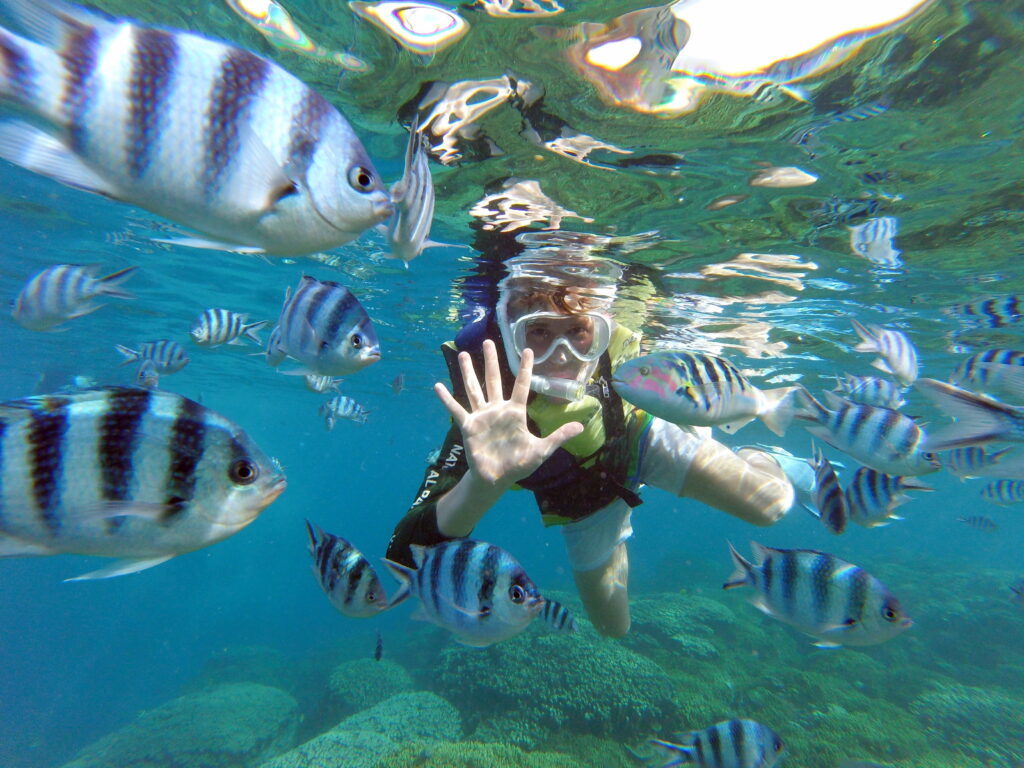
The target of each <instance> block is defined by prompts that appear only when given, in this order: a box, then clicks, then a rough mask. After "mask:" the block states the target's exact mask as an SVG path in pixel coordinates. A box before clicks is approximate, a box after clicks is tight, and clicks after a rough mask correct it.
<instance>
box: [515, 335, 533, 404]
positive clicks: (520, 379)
mask: <svg viewBox="0 0 1024 768" xmlns="http://www.w3.org/2000/svg"><path fill="white" fill-rule="evenodd" d="M532 378H533V350H532V349H530V348H529V347H527V348H526V349H524V350H523V356H522V358H521V359H520V360H519V375H518V376H516V383H515V386H513V387H512V397H511V400H512V402H513V403H518V404H520V405H526V399H527V398H528V397H529V396H530V381H531V379H532Z"/></svg>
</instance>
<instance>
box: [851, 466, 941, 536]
mask: <svg viewBox="0 0 1024 768" xmlns="http://www.w3.org/2000/svg"><path fill="white" fill-rule="evenodd" d="M933 490H935V489H934V488H932V487H931V486H930V485H927V484H925V483H922V482H921V481H920V480H917V479H916V478H913V477H893V476H892V475H886V474H883V473H881V472H876V471H875V470H873V469H868V468H867V467H861V468H860V469H858V470H857V472H856V473H855V474H854V476H853V480H852V482H851V483H850V484H849V485H848V486H847V488H846V509H847V511H848V512H849V515H850V519H851V520H852V521H853V522H855V523H856V524H857V525H862V526H864V527H865V528H877V527H879V526H883V525H888V524H889V522H890V521H892V520H902V519H903V518H901V517H899V516H898V515H895V514H893V512H894V510H895V509H896V507H898V506H900V505H901V504H903V503H905V502H907V501H909V500H910V497H909V496H907V494H906V493H904V491H933Z"/></svg>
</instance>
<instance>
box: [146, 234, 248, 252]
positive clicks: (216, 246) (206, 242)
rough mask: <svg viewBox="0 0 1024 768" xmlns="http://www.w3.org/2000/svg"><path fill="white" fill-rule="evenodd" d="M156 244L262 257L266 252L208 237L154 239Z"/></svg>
mask: <svg viewBox="0 0 1024 768" xmlns="http://www.w3.org/2000/svg"><path fill="white" fill-rule="evenodd" d="M151 239H152V241H153V242H154V243H164V244H166V245H180V246H182V247H184V248H202V249H204V250H208V251H228V252H230V253H245V254H249V255H251V256H262V255H263V254H264V253H266V251H265V250H263V249H262V248H260V247H259V246H256V245H242V244H241V243H229V242H227V241H226V240H214V239H212V238H207V237H154V238H151Z"/></svg>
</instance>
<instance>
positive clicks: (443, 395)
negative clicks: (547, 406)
mask: <svg viewBox="0 0 1024 768" xmlns="http://www.w3.org/2000/svg"><path fill="white" fill-rule="evenodd" d="M483 351H484V382H485V385H486V387H487V395H486V396H485V395H484V392H483V389H482V388H481V386H480V380H479V379H478V378H477V374H476V371H475V370H474V369H473V361H472V359H471V358H470V356H469V355H468V354H467V353H465V352H463V353H461V354H460V355H459V368H460V369H461V370H462V379H463V381H464V382H465V384H466V395H467V397H468V398H469V410H466V409H465V408H463V407H462V406H461V405H460V404H459V403H458V401H456V399H455V398H454V397H452V395H451V393H450V392H449V391H448V389H447V388H446V387H445V386H444V384H435V385H434V391H435V392H436V393H437V396H438V397H439V398H440V399H441V402H442V403H444V406H445V408H447V409H448V412H449V413H450V414H451V415H452V419H453V420H454V421H455V423H456V424H457V425H458V426H459V429H461V430H462V438H463V440H464V441H465V444H466V459H467V461H468V462H469V467H470V471H472V472H474V473H475V474H476V475H477V477H478V478H479V479H480V480H482V481H484V482H486V483H488V484H490V485H493V486H496V487H501V488H507V487H509V486H511V485H513V484H514V483H516V482H517V481H519V480H522V479H523V478H524V477H527V476H528V475H530V474H531V473H532V472H533V471H534V470H535V469H537V467H539V466H540V465H541V464H542V463H543V462H544V460H545V459H546V458H547V457H548V456H550V455H551V454H552V453H553V452H554V451H555V449H556V448H558V447H560V446H561V445H562V444H563V443H565V441H567V440H570V439H572V438H573V437H575V436H576V435H578V434H579V433H580V432H582V431H583V425H582V424H580V423H579V422H571V423H569V424H564V425H562V426H561V427H559V428H558V429H556V430H555V431H554V432H552V433H551V434H550V435H548V436H547V437H543V438H542V437H537V436H536V435H534V434H532V433H531V432H530V431H529V429H527V427H526V399H527V396H528V395H529V394H530V377H531V376H532V375H533V350H531V349H527V350H526V351H525V352H523V357H522V360H520V363H519V375H518V376H516V382H515V386H514V387H513V388H512V396H511V397H510V398H509V399H508V400H506V399H505V397H504V393H503V392H502V389H501V372H500V369H499V368H498V353H497V350H496V348H495V346H494V342H493V341H490V340H487V341H485V342H484V344H483Z"/></svg>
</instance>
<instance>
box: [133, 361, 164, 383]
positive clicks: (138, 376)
mask: <svg viewBox="0 0 1024 768" xmlns="http://www.w3.org/2000/svg"><path fill="white" fill-rule="evenodd" d="M135 383H136V384H138V385H139V386H140V387H145V388H146V389H156V388H157V387H158V386H160V374H159V373H158V372H157V370H156V363H154V362H153V361H152V360H142V361H140V362H139V369H138V370H137V371H136V372H135Z"/></svg>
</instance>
